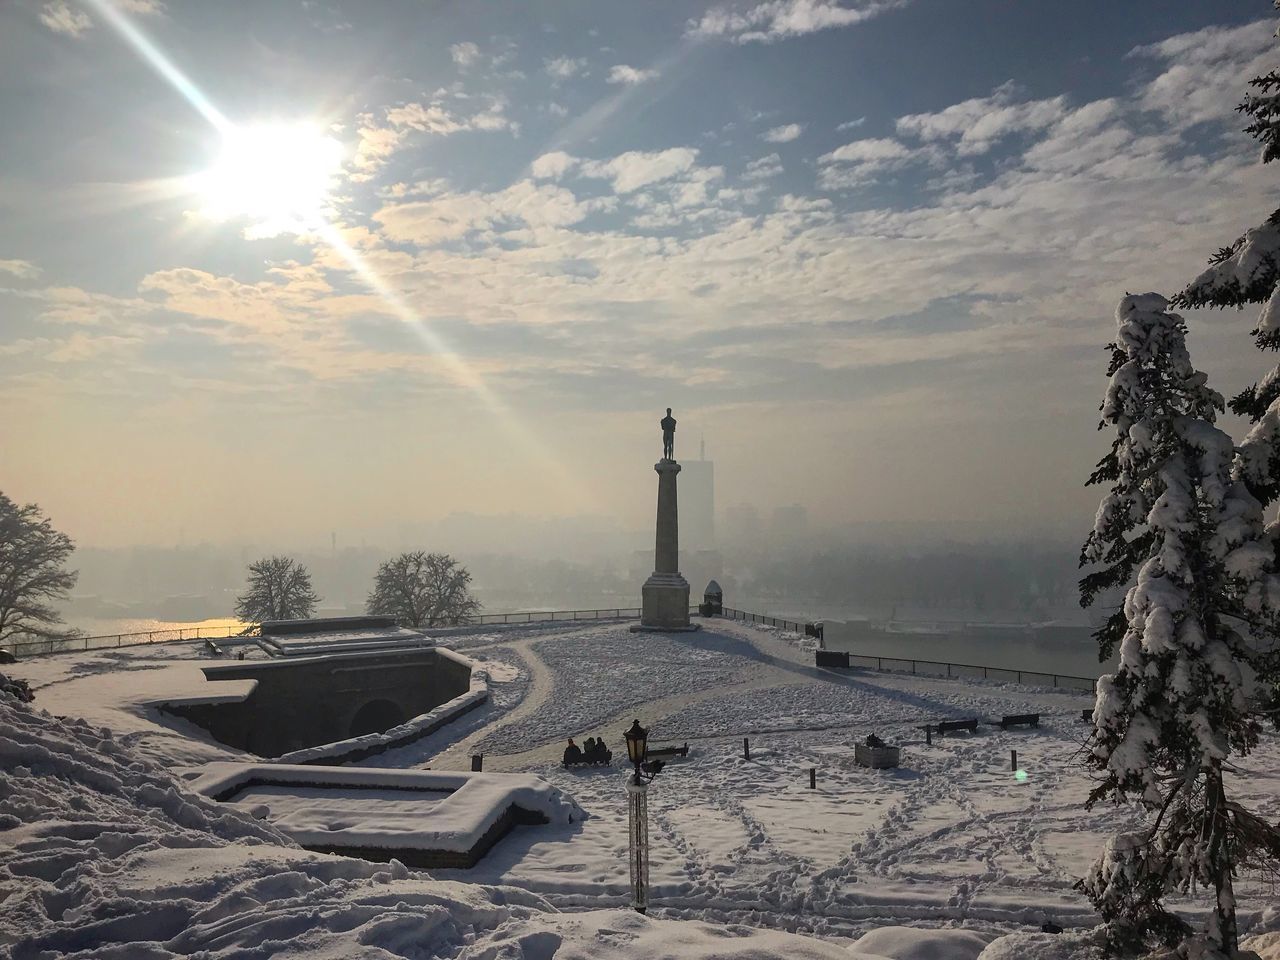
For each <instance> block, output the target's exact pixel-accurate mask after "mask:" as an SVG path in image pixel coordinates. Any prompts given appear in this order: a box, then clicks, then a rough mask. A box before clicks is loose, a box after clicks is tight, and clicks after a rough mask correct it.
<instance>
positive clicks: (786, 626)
mask: <svg viewBox="0 0 1280 960" xmlns="http://www.w3.org/2000/svg"><path fill="white" fill-rule="evenodd" d="M693 612H695V613H696V612H697V611H696V609H695V610H694V611H693ZM722 615H723V616H724V617H725V618H726V619H729V620H740V621H742V622H744V623H760V624H764V625H766V626H771V627H779V628H781V629H783V630H791V631H793V632H795V633H799V634H804V635H806V636H816V635H818V634H817V633H815V631H816V630H817V629H818V627H817V625H816V624H812V623H804V622H802V621H799V620H787V619H785V618H782V617H769V616H765V615H763V614H758V613H747V612H745V611H743V610H734V609H732V608H730V607H725V608H724V611H723V614H722ZM639 616H640V608H639V607H602V608H598V609H595V610H530V611H525V612H523V613H486V614H481V615H480V616H476V617H468V618H464V619H463V620H461V621H458V620H453V621H450V622H449V623H441V624H434V625H433V626H438V627H457V626H493V625H496V624H521V623H555V622H572V621H575V620H624V619H635V618H637V617H639ZM257 636H258V632H257V630H256V629H252V630H249V631H247V632H245V630H244V628H238V627H234V626H229V627H177V628H174V629H171V630H146V631H142V632H138V633H109V634H104V635H101V636H94V637H72V638H70V639H67V640H32V641H16V642H14V641H10V642H8V643H5V644H2V645H0V650H8V651H9V652H10V653H12V654H13V655H14V656H15V657H31V656H40V655H44V654H50V653H74V652H77V651H82V650H102V649H113V648H116V647H136V646H143V645H146V644H150V643H177V642H179V641H185V640H225V639H230V638H235V639H241V638H243V639H244V640H253V639H255V638H256V637H257ZM815 654H816V657H815V659H816V662H817V666H820V667H853V666H857V667H871V668H874V669H876V670H880V671H897V672H901V673H914V674H918V675H922V676H935V677H952V678H955V679H963V678H965V677H973V678H977V677H981V678H983V679H984V680H1008V681H1012V682H1015V683H1029V684H1033V685H1036V686H1051V687H1062V688H1065V689H1068V690H1092V689H1093V688H1094V684H1095V683H1096V682H1097V678H1096V677H1073V676H1068V675H1066V674H1061V673H1049V672H1046V671H1043V670H1015V669H1012V668H1008V667H988V666H983V665H980V664H973V663H948V662H946V661H942V660H914V659H909V658H904V657H875V656H866V655H861V654H856V653H844V652H842V651H835V650H817V651H815Z"/></svg>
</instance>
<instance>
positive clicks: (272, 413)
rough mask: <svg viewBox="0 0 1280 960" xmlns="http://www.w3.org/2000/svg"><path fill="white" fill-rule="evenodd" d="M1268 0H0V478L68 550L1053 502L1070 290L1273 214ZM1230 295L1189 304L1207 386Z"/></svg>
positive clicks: (1076, 358)
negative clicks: (687, 483) (661, 505)
mask: <svg viewBox="0 0 1280 960" xmlns="http://www.w3.org/2000/svg"><path fill="white" fill-rule="evenodd" d="M1274 29H1275V20H1274V11H1273V10H1272V9H1271V6H1270V4H1269V3H1267V2H1265V0H1247V2H1246V0H1215V2H1213V3H1206V2H1203V0H1181V2H1179V0H1127V2H1124V3H1115V2H1112V0H1081V2H1077V3H1071V4H1066V3H1038V2H1036V3H1030V2H1028V3H1010V2H1008V0H963V2H962V0H843V2H836V0H765V2H760V0H742V2H727V3H724V2H713V3H709V4H708V3H706V2H679V3H669V2H644V3H635V2H627V3H605V2H596V3H570V2H558V3H539V2H519V3H516V2H512V3H499V2H493V3H480V2H477V3H460V2H432V0H378V2H356V0H345V2H344V0H282V2H268V0H220V2H218V3H199V2H196V0H164V2H160V0H114V2H111V0H92V2H90V0H84V2H81V0H51V2H45V0H9V2H7V3H5V4H3V5H0V117H3V121H4V137H3V141H2V142H3V148H2V149H0V468H2V470H0V489H3V490H4V492H6V493H8V494H9V495H11V496H13V497H15V498H16V499H18V500H20V501H31V500H34V501H37V502H39V503H41V504H42V506H44V507H45V509H46V510H47V511H48V512H49V513H50V514H51V515H52V516H53V518H54V520H55V522H57V523H58V524H59V525H60V526H62V527H64V528H65V529H67V530H68V531H69V532H70V533H72V534H73V535H74V536H76V537H77V538H79V539H80V540H81V541H83V542H86V543H91V544H126V543H139V542H160V543H167V542H173V541H174V540H176V539H177V537H178V536H179V533H180V532H181V533H182V534H184V535H185V537H186V538H187V540H189V541H190V540H193V539H210V540H216V541H223V540H230V541H235V540H241V539H252V540H254V541H257V542H263V541H270V540H273V539H274V540H278V541H279V542H281V543H282V544H310V543H320V542H325V541H327V539H328V534H329V531H330V530H334V529H336V530H339V531H371V532H374V533H376V532H377V531H380V530H388V529H394V528H395V527H396V525H397V524H398V523H401V522H403V521H406V520H409V521H422V520H431V519H433V518H436V517H439V516H442V515H445V514H448V513H451V512H454V511H474V512H480V513H490V514H497V513H506V512H518V513H527V514H537V515H562V514H574V513H600V514H605V515H610V516H615V517H617V518H618V519H619V521H620V522H622V523H624V524H626V525H634V526H639V525H641V524H643V523H646V522H649V518H650V517H651V515H652V510H653V495H654V476H653V473H652V468H651V465H652V463H653V461H654V460H656V459H657V457H658V456H659V454H660V437H659V434H658V428H657V420H658V418H659V417H660V416H661V415H662V412H663V408H664V407H666V406H672V407H674V408H675V412H676V416H677V418H678V419H679V421H680V427H679V432H678V434H677V447H676V452H677V456H684V457H688V456H691V455H694V454H695V451H696V448H697V440H698V438H699V436H700V435H702V434H705V436H706V440H707V446H708V452H709V454H710V455H711V456H712V457H713V458H714V459H715V460H716V461H717V472H718V475H719V490H718V495H719V499H720V502H721V504H729V503H734V502H751V503H755V504H757V505H758V506H760V507H761V508H763V509H765V510H767V509H768V508H769V507H770V506H772V505H774V504H779V503H791V502H798V503H801V504H804V505H805V506H807V507H808V508H809V511H810V515H811V517H813V518H814V519H816V520H817V521H819V522H820V523H822V524H823V525H824V526H827V527H837V526H839V525H841V524H845V523H856V522H860V521H875V520H892V521H899V520H913V521H920V522H925V523H937V524H939V529H943V526H944V525H945V524H947V523H949V522H952V521H959V520H964V521H978V522H983V523H987V524H989V526H990V529H991V530H992V531H993V532H997V533H1000V534H1006V533H1008V532H1010V531H1015V532H1024V533H1037V532H1042V531H1062V530H1076V529H1078V530H1079V531H1080V532H1081V533H1083V532H1084V530H1085V529H1086V528H1087V526H1088V524H1089V520H1090V518H1091V515H1092V510H1093V505H1094V504H1095V503H1096V499H1097V493H1096V491H1085V490H1084V489H1083V487H1082V481H1083V479H1084V477H1086V476H1087V475H1088V473H1089V470H1090V468H1091V466H1092V464H1093V462H1094V461H1095V460H1096V459H1097V458H1098V457H1099V456H1100V455H1101V454H1102V453H1103V451H1104V449H1105V446H1106V439H1105V437H1102V436H1100V435H1098V434H1097V433H1096V432H1095V429H1094V428H1095V426H1096V422H1097V405H1098V402H1099V399H1100V397H1101V394H1102V390H1103V374H1104V366H1105V360H1106V358H1105V355H1104V353H1103V352H1102V350H1101V349H1100V348H1101V347H1102V345H1103V344H1105V342H1106V341H1107V339H1108V337H1109V335H1110V332H1111V330H1112V328H1113V322H1112V320H1111V315H1112V311H1113V310H1114V306H1115V303H1116V301H1117V300H1118V299H1119V298H1120V296H1121V295H1123V294H1124V293H1125V292H1126V291H1135V292H1136V291H1145V290H1149V289H1154V290H1158V291H1165V292H1169V293H1172V292H1174V291H1175V290H1176V289H1178V287H1180V286H1181V285H1182V284H1184V283H1185V282H1186V281H1187V280H1189V279H1190V278H1191V277H1192V276H1194V275H1195V273H1196V272H1198V270H1199V269H1200V266H1201V264H1202V263H1203V261H1204V259H1205V258H1206V257H1207V256H1208V255H1209V254H1210V253H1211V252H1212V250H1214V249H1215V248H1216V247H1218V246H1219V245H1221V244H1224V243H1229V242H1230V241H1231V240H1233V239H1234V238H1235V237H1236V236H1237V235H1238V234H1239V233H1240V232H1242V230H1243V228H1245V227H1246V226H1249V225H1252V224H1254V223H1256V222H1258V221H1259V219H1260V218H1261V217H1262V216H1265V214H1266V213H1267V212H1269V211H1270V210H1271V209H1272V208H1273V207H1274V206H1275V199H1274V189H1273V188H1272V186H1271V185H1272V184H1273V183H1274V171H1273V170H1268V169H1263V168H1260V167H1258V166H1257V165H1256V164H1255V155H1254V151H1253V149H1252V147H1251V145H1250V143H1249V142H1248V141H1247V140H1245V139H1243V138H1242V136H1241V135H1240V134H1239V133H1238V128H1239V127H1240V126H1241V123H1240V121H1239V119H1238V117H1237V116H1236V115H1235V114H1234V113H1233V111H1232V107H1233V106H1234V104H1235V103H1236V102H1237V101H1238V99H1239V97H1240V94H1241V93H1242V92H1243V89H1244V87H1243V81H1244V79H1246V78H1247V77H1248V76H1251V75H1253V74H1255V73H1258V72H1261V71H1263V70H1265V69H1270V68H1271V67H1273V66H1275V59H1276V57H1275V42H1276V41H1275V39H1274V37H1273V32H1274ZM1252 321H1253V317H1252V316H1243V315H1240V314H1230V315H1226V316H1223V315H1217V316H1205V317H1193V318H1191V327H1192V341H1191V344H1192V350H1193V356H1194V357H1195V359H1196V361H1197V363H1198V364H1199V365H1200V366H1201V367H1202V368H1204V369H1206V370H1207V371H1208V372H1209V373H1210V376H1211V382H1212V383H1213V384H1214V385H1215V386H1217V388H1218V389H1219V390H1221V391H1223V392H1224V393H1228V394H1230V393H1231V392H1234V391H1235V390H1237V389H1238V388H1239V387H1241V386H1243V385H1245V384H1246V383H1248V382H1250V381H1251V380H1252V379H1253V378H1254V377H1256V376H1257V374H1258V373H1259V372H1260V371H1261V370H1262V369H1263V367H1264V359H1263V358H1262V357H1261V356H1260V355H1258V354H1257V353H1256V352H1255V351H1253V350H1252V347H1251V344H1250V340H1249V338H1248V330H1249V328H1250V327H1251V325H1252Z"/></svg>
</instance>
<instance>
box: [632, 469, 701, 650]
mask: <svg viewBox="0 0 1280 960" xmlns="http://www.w3.org/2000/svg"><path fill="white" fill-rule="evenodd" d="M653 469H654V470H655V471H656V472H657V474H658V529H657V538H656V542H655V545H654V564H653V573H652V574H651V575H650V577H649V579H648V580H646V581H645V583H644V587H643V588H642V589H641V591H640V595H641V604H640V623H639V624H638V625H637V626H633V627H632V628H631V630H632V631H633V632H641V631H653V632H659V633H667V632H671V631H679V630H697V629H698V625H697V624H691V623H690V622H689V582H688V581H687V580H685V578H684V577H682V576H681V575H680V518H679V508H678V507H677V505H676V474H678V473H679V472H680V464H678V463H676V462H675V461H674V460H659V461H658V462H657V463H655V464H654V465H653Z"/></svg>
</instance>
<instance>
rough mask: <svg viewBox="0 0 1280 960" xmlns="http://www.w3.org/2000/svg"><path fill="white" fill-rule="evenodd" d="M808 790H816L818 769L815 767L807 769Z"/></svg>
mask: <svg viewBox="0 0 1280 960" xmlns="http://www.w3.org/2000/svg"><path fill="white" fill-rule="evenodd" d="M809 789H810V790H817V789H818V768H817V767H810V768H809Z"/></svg>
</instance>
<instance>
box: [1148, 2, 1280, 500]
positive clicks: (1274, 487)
mask: <svg viewBox="0 0 1280 960" xmlns="http://www.w3.org/2000/svg"><path fill="white" fill-rule="evenodd" d="M1275 5H1276V7H1277V8H1280V0H1276V4H1275ZM1249 85H1250V86H1251V87H1252V88H1253V89H1254V92H1253V93H1249V94H1246V95H1245V98H1244V100H1243V101H1242V102H1241V103H1240V105H1239V106H1238V107H1237V108H1236V109H1237V110H1238V111H1239V112H1240V113H1242V114H1244V115H1245V116H1247V117H1249V118H1250V120H1251V122H1250V123H1249V125H1248V126H1246V127H1245V128H1244V130H1245V132H1246V133H1248V134H1250V135H1251V136H1252V137H1253V138H1254V139H1255V140H1257V141H1258V142H1259V143H1260V144H1261V146H1262V152H1261V160H1262V162H1263V163H1270V162H1271V161H1272V160H1275V159H1276V158H1277V157H1280V73H1277V72H1276V71H1274V70H1272V71H1271V72H1270V73H1268V74H1266V75H1265V76H1261V77H1254V78H1253V79H1252V80H1250V81H1249ZM1171 303H1172V305H1173V306H1174V307H1175V308H1187V307H1219V308H1226V307H1235V308H1237V309H1241V308H1243V307H1244V306H1245V305H1246V304H1254V303H1261V304H1264V306H1263V308H1262V311H1261V313H1260V314H1259V316H1258V322H1257V325H1256V326H1255V327H1254V329H1253V331H1252V334H1253V337H1254V342H1255V343H1256V344H1257V345H1258V348H1259V349H1260V350H1280V210H1276V211H1275V212H1273V213H1272V214H1271V216H1270V217H1268V218H1267V219H1266V220H1265V221H1264V222H1263V223H1261V224H1259V225H1258V226H1256V227H1253V228H1252V229H1249V230H1247V231H1246V232H1245V234H1244V236H1242V237H1240V238H1239V239H1238V240H1236V242H1235V243H1233V244H1232V245H1231V246H1229V247H1223V248H1221V249H1220V250H1218V252H1217V253H1216V254H1214V255H1213V257H1211V258H1210V260H1209V268H1208V269H1207V270H1205V271H1204V272H1203V273H1201V274H1200V276H1198V277H1196V279H1195V280H1193V281H1192V282H1191V283H1190V284H1189V285H1188V286H1187V288H1186V289H1185V290H1183V291H1182V292H1181V293H1179V294H1178V295H1177V296H1175V297H1174V298H1173V300H1172V301H1171ZM1231 410H1232V411H1233V412H1234V413H1237V414H1240V415H1241V416H1244V417H1248V418H1249V420H1250V421H1252V422H1253V424H1254V427H1253V429H1252V430H1251V431H1250V432H1249V435H1248V436H1247V437H1245V439H1244V441H1243V442H1242V443H1241V444H1240V463H1239V469H1240V476H1241V479H1243V480H1244V482H1245V483H1247V484H1248V485H1249V489H1250V490H1251V491H1253V494H1254V496H1256V497H1257V498H1258V499H1259V500H1260V501H1261V502H1262V504H1263V506H1266V505H1267V504H1269V503H1271V502H1272V501H1274V500H1275V499H1277V497H1280V364H1277V365H1275V366H1273V367H1272V369H1271V370H1270V372H1268V373H1267V374H1266V375H1265V376H1264V377H1263V378H1262V379H1261V380H1259V381H1258V382H1257V383H1255V384H1254V385H1253V386H1251V387H1248V388H1246V389H1245V390H1244V391H1242V392H1241V393H1240V394H1239V395H1238V396H1236V397H1234V398H1233V399H1232V400H1231Z"/></svg>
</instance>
